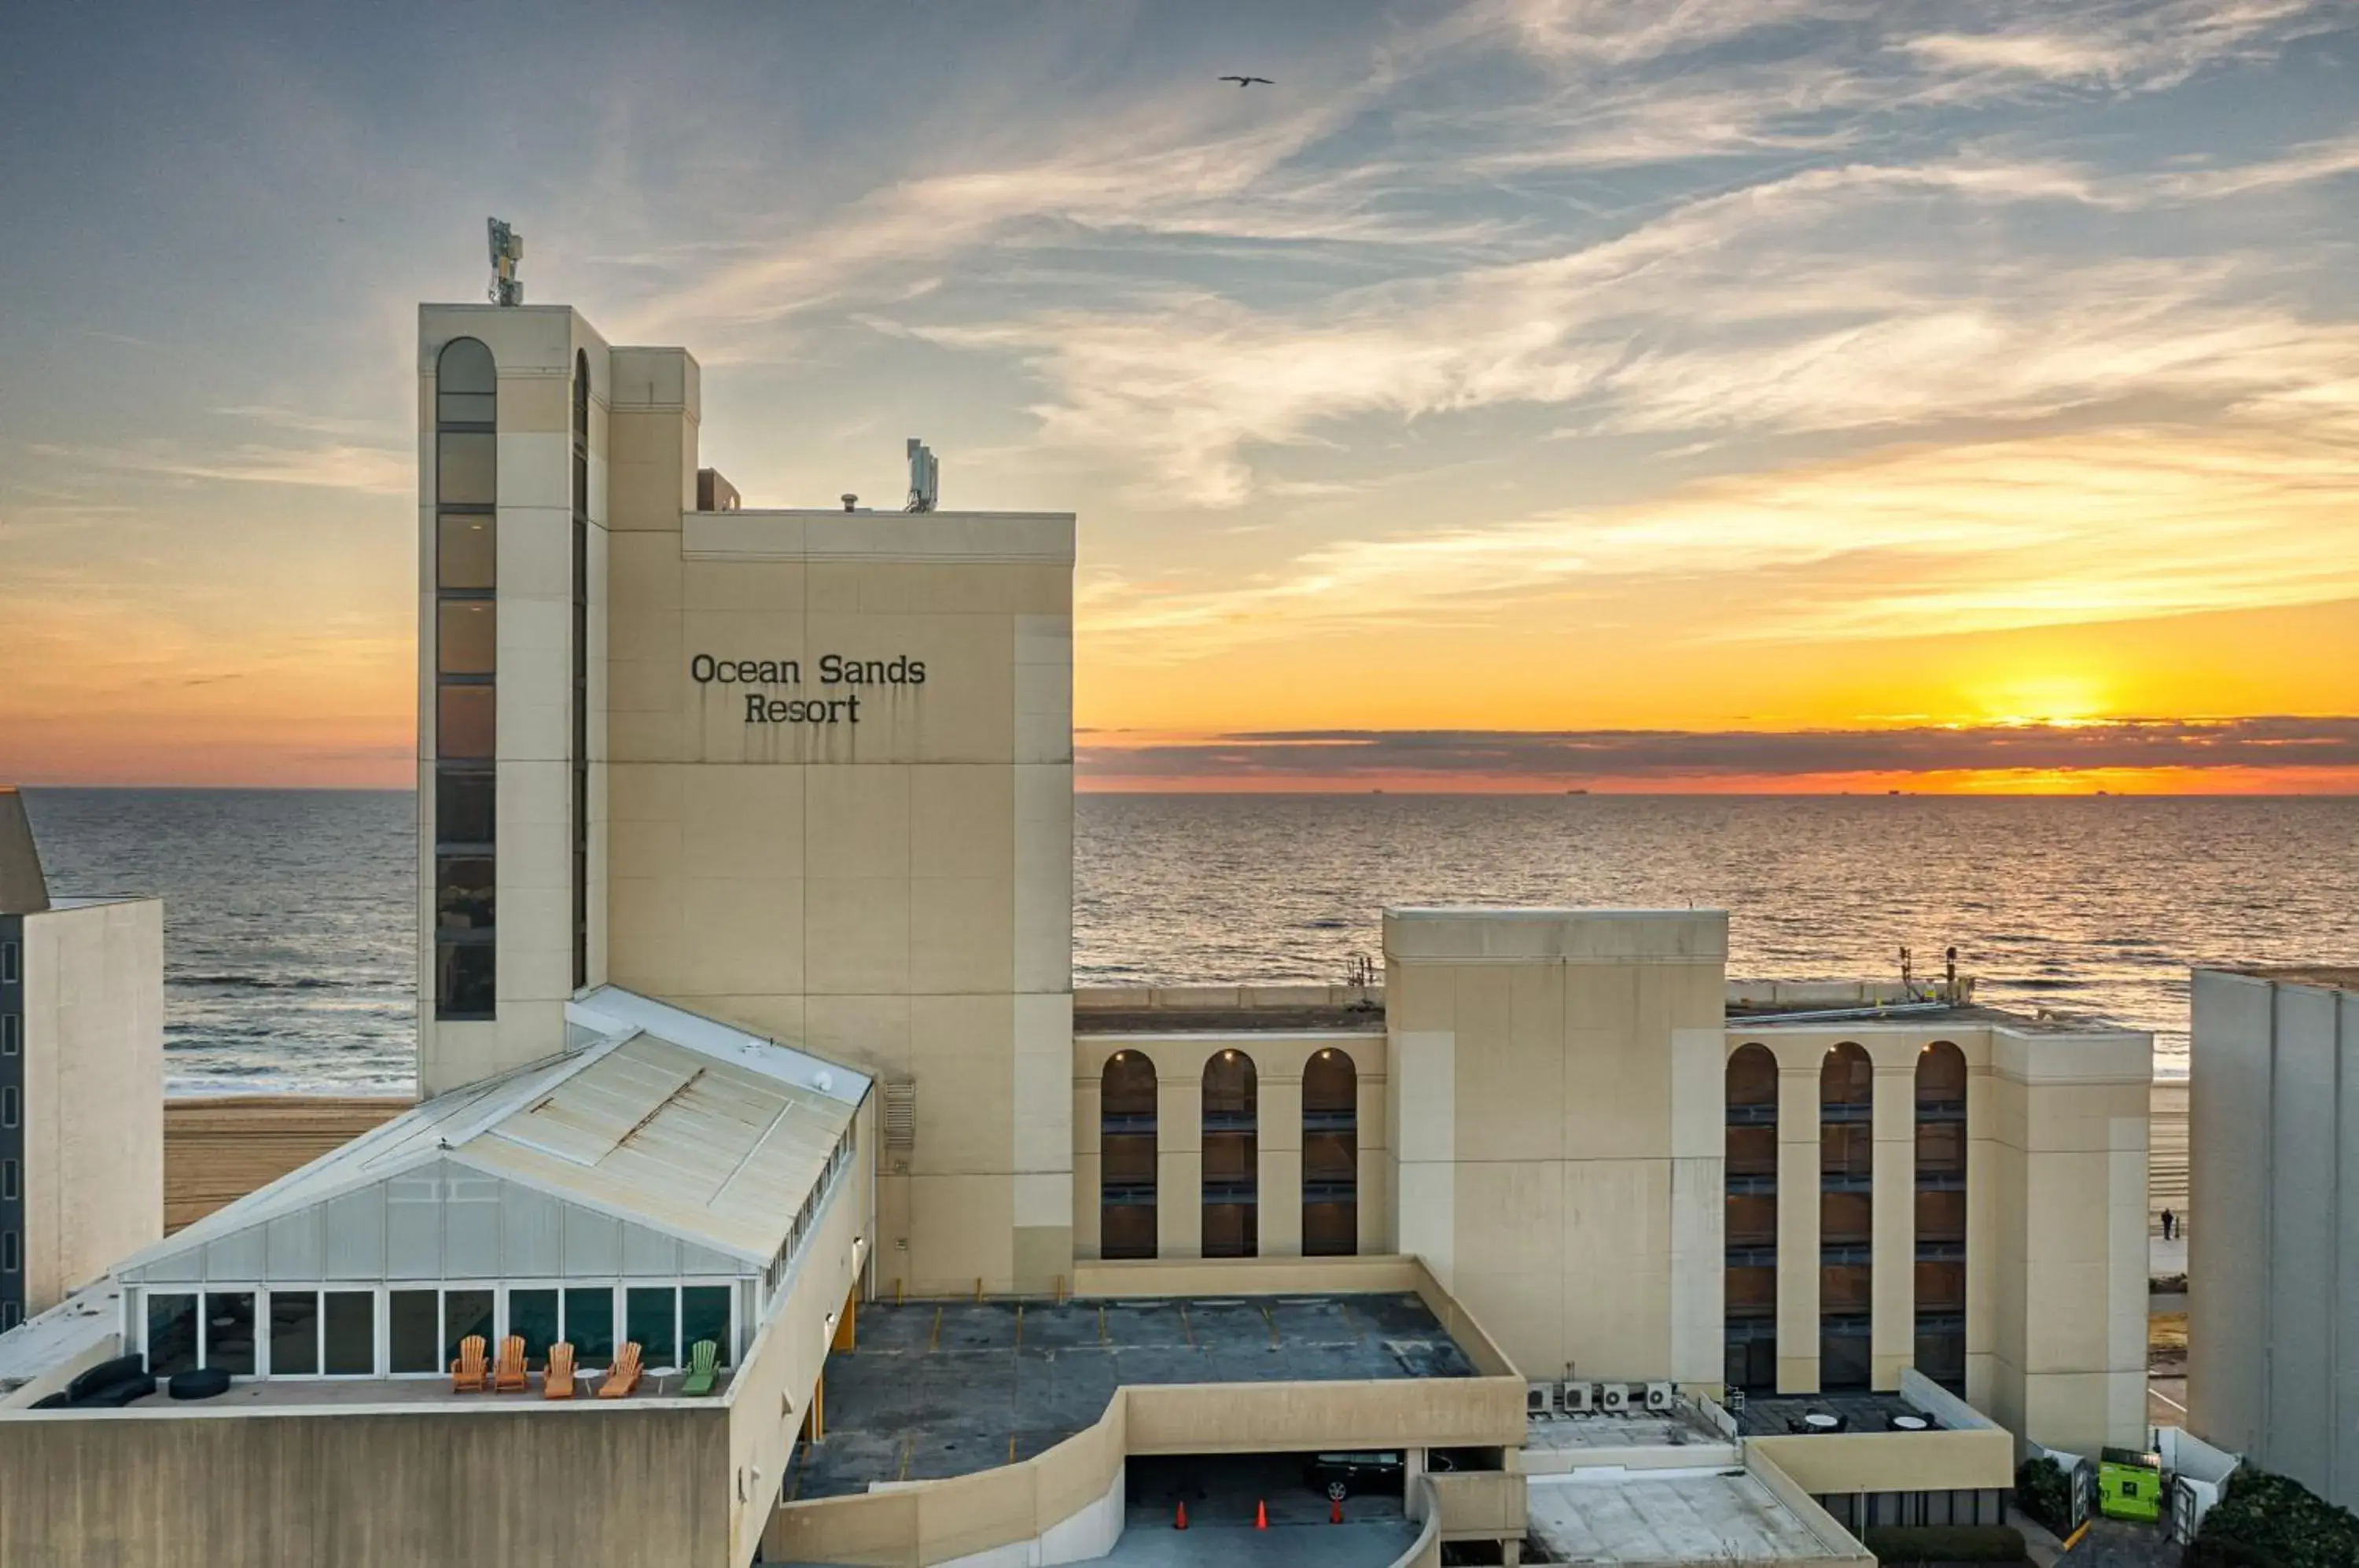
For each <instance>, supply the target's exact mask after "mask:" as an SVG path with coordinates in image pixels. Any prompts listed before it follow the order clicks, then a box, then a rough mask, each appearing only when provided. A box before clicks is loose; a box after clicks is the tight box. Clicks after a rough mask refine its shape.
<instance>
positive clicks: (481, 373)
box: [434, 338, 498, 395]
mask: <svg viewBox="0 0 2359 1568" xmlns="http://www.w3.org/2000/svg"><path fill="white" fill-rule="evenodd" d="M494 375H495V371H494V368H493V365H492V351H491V350H490V349H488V348H486V347H485V346H484V342H483V340H482V339H481V338H452V339H451V341H450V342H449V343H445V344H443V345H442V352H441V354H439V355H438V356H436V359H435V362H434V389H435V390H436V391H438V392H441V393H444V394H446V395H447V394H451V393H461V392H474V393H484V392H490V391H492V390H493V389H494V388H495V387H497V386H498V383H497V382H496V381H495V380H494V379H493V377H494Z"/></svg>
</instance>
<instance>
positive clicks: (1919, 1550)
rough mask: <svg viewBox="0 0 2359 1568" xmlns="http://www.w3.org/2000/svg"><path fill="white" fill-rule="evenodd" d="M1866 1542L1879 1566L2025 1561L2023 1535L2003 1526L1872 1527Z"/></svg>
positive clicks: (1863, 1538)
mask: <svg viewBox="0 0 2359 1568" xmlns="http://www.w3.org/2000/svg"><path fill="white" fill-rule="evenodd" d="M1861 1539H1862V1541H1864V1543H1865V1545H1866V1547H1867V1549H1868V1550H1869V1551H1870V1552H1874V1553H1875V1560H1876V1561H1877V1562H1878V1563H1886V1564H1892V1563H2009V1564H2014V1563H2021V1562H2022V1561H2023V1560H2024V1553H2023V1532H2022V1531H2021V1530H2016V1529H2013V1528H2012V1527H2010V1526H2007V1525H2003V1524H1950V1525H1923V1526H1918V1527H1915V1528H1910V1529H1902V1528H1899V1527H1897V1526H1880V1527H1871V1528H1870V1529H1869V1530H1868V1531H1867V1533H1866V1534H1865V1535H1864V1536H1863V1537H1862V1538H1861Z"/></svg>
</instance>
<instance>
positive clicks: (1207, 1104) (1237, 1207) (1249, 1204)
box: [1203, 1049, 1261, 1258]
mask: <svg viewBox="0 0 2359 1568" xmlns="http://www.w3.org/2000/svg"><path fill="white" fill-rule="evenodd" d="M1203 1094H1204V1137H1203V1149H1204V1256H1205V1257H1207V1258H1251V1257H1254V1256H1255V1255H1256V1253H1258V1252H1259V1251H1260V1249H1261V1224H1260V1220H1261V1209H1260V1204H1261V1138H1260V1133H1259V1124H1258V1122H1257V1120H1256V1116H1257V1102H1258V1098H1259V1096H1258V1094H1257V1093H1256V1079H1255V1073H1254V1064H1253V1058H1252V1057H1250V1056H1247V1055H1246V1054H1245V1052H1244V1051H1237V1050H1234V1049H1231V1050H1227V1051H1217V1052H1215V1053H1214V1054H1213V1057H1212V1060H1211V1061H1210V1062H1206V1063H1204V1083H1203Z"/></svg>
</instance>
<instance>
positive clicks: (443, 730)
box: [434, 686, 499, 762]
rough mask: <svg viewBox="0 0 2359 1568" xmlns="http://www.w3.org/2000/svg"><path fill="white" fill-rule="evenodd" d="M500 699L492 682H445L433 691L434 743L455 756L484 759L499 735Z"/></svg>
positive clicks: (487, 759) (488, 756) (446, 752)
mask: <svg viewBox="0 0 2359 1568" xmlns="http://www.w3.org/2000/svg"><path fill="white" fill-rule="evenodd" d="M498 710H499V699H498V695H497V689H496V688H495V687H491V686H443V687H440V688H438V689H437V690H436V691H435V693H434V733H435V736H436V741H435V745H436V746H437V748H438V749H439V750H440V753H441V755H442V756H444V757H451V758H452V759H454V760H458V759H463V760H467V761H476V760H481V761H485V762H488V761H490V760H491V757H492V748H493V746H494V745H495V742H496V741H497V739H498V734H497V728H496V725H497V722H498Z"/></svg>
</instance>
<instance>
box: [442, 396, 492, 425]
mask: <svg viewBox="0 0 2359 1568" xmlns="http://www.w3.org/2000/svg"><path fill="white" fill-rule="evenodd" d="M498 411H499V410H498V399H497V398H496V397H495V396H494V395H493V394H491V393H489V392H452V391H451V390H449V389H448V387H445V389H444V390H443V391H442V392H441V393H440V395H439V396H438V397H437V398H436V400H435V408H434V415H435V418H436V419H440V421H441V422H442V423H444V424H446V425H488V424H490V423H491V422H492V421H493V419H494V418H495V416H496V415H497V413H498Z"/></svg>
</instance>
